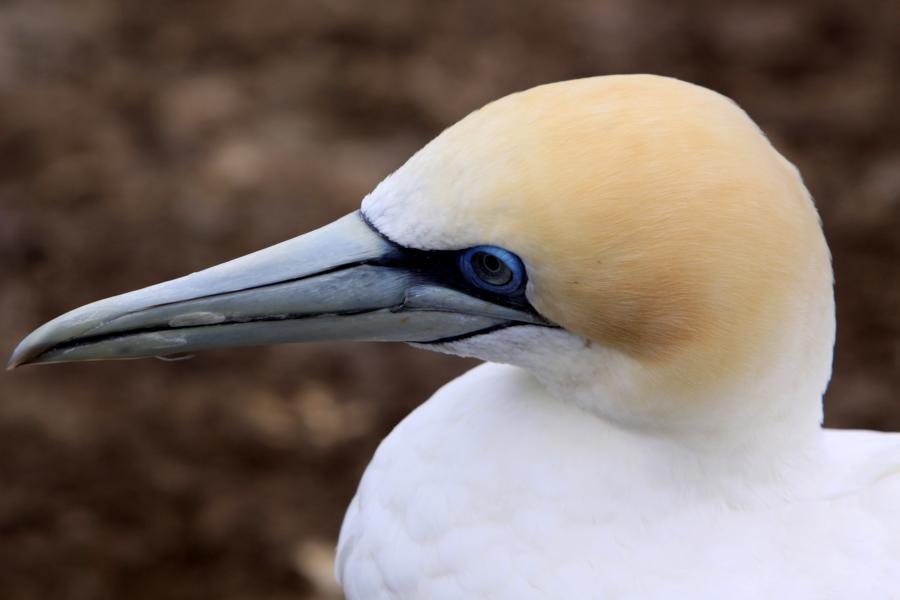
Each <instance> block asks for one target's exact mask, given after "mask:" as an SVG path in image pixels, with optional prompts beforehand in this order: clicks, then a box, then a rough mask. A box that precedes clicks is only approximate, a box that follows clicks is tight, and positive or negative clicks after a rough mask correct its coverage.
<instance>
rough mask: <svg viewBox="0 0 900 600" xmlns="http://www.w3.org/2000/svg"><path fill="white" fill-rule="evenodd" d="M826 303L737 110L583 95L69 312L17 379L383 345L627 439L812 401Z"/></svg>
mask: <svg viewBox="0 0 900 600" xmlns="http://www.w3.org/2000/svg"><path fill="white" fill-rule="evenodd" d="M831 286H832V275H831V267H830V257H829V253H828V249H827V246H826V244H825V241H824V237H823V235H822V231H821V227H820V223H819V219H818V215H817V213H816V210H815V207H814V205H813V203H812V200H811V198H810V195H809V193H808V192H807V190H806V188H805V187H804V185H803V183H802V180H801V178H800V176H799V174H798V172H797V170H796V169H795V168H794V167H793V166H792V165H791V164H790V163H789V162H788V161H787V160H785V159H784V158H783V157H782V156H781V155H780V154H779V153H778V152H777V151H776V150H775V149H774V148H773V147H772V145H771V144H770V143H769V141H768V140H767V139H766V137H765V136H764V135H763V134H762V132H761V131H760V130H759V128H758V127H757V126H756V125H755V124H754V123H753V122H752V120H751V119H750V118H749V117H748V116H747V115H746V113H744V112H743V111H742V110H741V109H740V108H739V107H738V106H737V105H736V104H734V103H733V102H732V101H730V100H729V99H727V98H725V97H723V96H721V95H719V94H717V93H714V92H712V91H709V90H707V89H704V88H701V87H698V86H695V85H691V84H688V83H684V82H681V81H678V80H675V79H669V78H664V77H656V76H647V75H631V76H609V77H596V78H589V79H582V80H575V81H567V82H561V83H555V84H550V85H544V86H540V87H537V88H533V89H530V90H527V91H524V92H520V93H516V94H512V95H510V96H507V97H505V98H502V99H500V100H497V101H495V102H493V103H491V104H489V105H487V106H485V107H483V108H481V109H480V110H477V111H475V112H473V113H472V114H470V115H469V116H467V117H465V118H464V119H463V120H461V121H460V122H458V123H457V124H455V125H453V126H452V127H450V128H449V129H447V130H445V131H444V132H443V133H441V134H440V135H439V136H438V137H437V138H435V139H434V140H432V141H431V142H430V143H429V144H427V145H426V146H425V147H424V148H422V149H421V150H420V151H419V152H417V153H416V154H415V155H414V156H413V157H411V158H410V159H409V160H408V161H407V162H406V164H404V165H403V166H402V167H400V168H399V169H398V170H397V171H395V172H394V173H393V174H391V175H390V176H388V177H387V178H386V179H385V180H384V181H382V182H381V183H380V184H379V185H378V186H377V187H376V188H375V189H374V190H373V191H372V192H371V193H370V194H369V195H368V196H367V197H366V198H365V199H364V201H363V203H362V208H361V210H360V211H359V212H356V213H353V214H351V215H348V216H346V217H344V218H343V219H340V220H338V221H336V222H335V223H332V224H331V225H328V226H326V227H324V228H322V229H319V230H317V231H314V232H312V233H309V234H306V235H304V236H300V237H298V238H295V239H293V240H289V241H287V242H284V243H282V244H279V245H277V246H273V247H271V248H268V249H265V250H262V251H260V252H257V253H255V254H251V255H248V256H245V257H243V258H240V259H237V260H235V261H232V262H230V263H225V264H223V265H219V266H217V267H213V268H211V269H208V270H206V271H202V272H199V273H195V274H192V275H189V276H187V277H184V278H181V279H177V280H173V281H171V282H166V283H163V284H159V285H156V286H152V287H150V288H145V289H143V290H138V291H136V292H131V293H129V294H124V295H122V296H117V297H114V298H111V299H107V300H102V301H100V302H97V303H94V304H91V305H88V306H86V307H82V308H79V309H76V310H75V311H72V312H70V313H67V314H66V315H63V316H62V317H59V318H57V319H55V320H53V321H51V322H50V323H48V324H46V325H44V326H43V327H41V328H39V329H38V330H36V331H35V332H34V333H32V334H31V335H30V336H29V337H28V338H26V339H25V340H24V341H23V342H22V343H21V344H20V346H19V347H18V348H17V349H16V351H15V353H14V355H13V357H12V359H11V361H10V364H11V365H12V366H17V365H19V364H25V363H32V362H61V361H71V360H97V359H107V358H131V357H139V356H152V355H165V354H170V353H181V352H186V351H194V350H198V349H202V348H206V347H211V346H223V345H231V346H235V345H258V344H265V343H276V342H288V341H308V340H318V339H361V340H398V341H406V342H411V343H415V344H418V345H424V346H427V347H430V348H432V349H437V350H442V351H447V352H454V353H457V354H464V355H471V356H477V357H480V358H483V359H486V360H494V361H500V362H508V363H512V364H517V365H521V366H524V367H527V368H529V369H531V370H532V371H534V372H535V373H536V374H537V375H538V377H540V378H541V379H542V380H544V381H545V382H546V383H547V385H548V386H549V387H551V388H557V389H560V390H562V388H564V387H566V386H569V387H570V388H571V389H572V390H577V391H576V392H572V394H573V395H574V396H575V397H576V398H577V399H578V401H579V402H580V403H581V404H583V405H585V406H586V407H588V408H590V409H591V410H594V411H595V412H599V413H602V414H604V415H606V416H609V417H611V418H613V419H616V420H619V421H623V422H631V423H643V424H659V423H662V422H666V423H673V422H678V421H688V422H689V421H691V419H692V417H691V415H693V414H695V413H696V412H699V411H706V412H707V413H708V412H709V411H711V410H713V411H715V410H716V409H717V408H721V407H723V406H724V405H725V404H727V403H725V402H723V400H722V398H728V397H739V396H740V395H741V394H740V393H739V391H740V390H742V389H744V388H748V389H749V387H753V386H756V389H758V390H759V393H758V395H760V396H769V395H772V393H773V392H772V389H769V388H767V387H766V385H764V383H765V382H767V381H770V382H771V384H772V386H776V385H777V386H781V388H784V384H785V382H789V381H790V380H791V377H790V376H791V374H797V373H801V372H802V373H804V374H807V375H808V376H806V377H805V378H804V381H807V382H810V381H811V382H812V383H809V384H808V386H807V387H809V391H810V393H811V394H813V395H815V394H818V395H819V396H820V395H821V393H822V391H823V390H824V386H825V385H826V383H827V380H828V376H829V374H830V360H831V348H832V344H833V337H834V322H833V299H832V291H831ZM798 385H799V384H798ZM804 385H807V384H804ZM788 387H790V386H788ZM791 389H793V388H791ZM781 391H785V392H786V391H789V390H785V389H782V390H781ZM561 393H562V392H561ZM779 393H780V392H779ZM732 412H733V411H732Z"/></svg>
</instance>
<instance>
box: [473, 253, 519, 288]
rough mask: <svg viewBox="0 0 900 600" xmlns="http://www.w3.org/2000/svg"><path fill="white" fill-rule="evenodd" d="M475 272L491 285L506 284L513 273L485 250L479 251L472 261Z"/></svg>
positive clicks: (510, 279)
mask: <svg viewBox="0 0 900 600" xmlns="http://www.w3.org/2000/svg"><path fill="white" fill-rule="evenodd" d="M472 262H473V263H474V264H473V266H474V267H475V273H476V274H477V275H478V277H479V278H481V280H482V281H484V282H486V283H489V284H491V285H506V284H507V283H509V282H510V281H512V278H513V273H512V271H511V270H510V268H509V267H507V266H506V264H505V263H504V262H503V261H502V260H500V259H499V258H497V257H496V256H494V255H493V254H488V253H487V252H479V253H478V254H476V255H475V257H474V260H473V261H472Z"/></svg>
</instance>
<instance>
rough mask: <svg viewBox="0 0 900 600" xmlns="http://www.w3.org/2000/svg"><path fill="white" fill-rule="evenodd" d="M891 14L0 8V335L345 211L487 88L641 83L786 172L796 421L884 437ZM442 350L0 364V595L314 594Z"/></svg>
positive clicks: (291, 5) (893, 375)
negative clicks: (821, 241) (680, 96)
mask: <svg viewBox="0 0 900 600" xmlns="http://www.w3.org/2000/svg"><path fill="white" fill-rule="evenodd" d="M898 24H900V5H898V3H897V2H894V1H890V0H889V1H877V0H873V1H866V2H862V1H859V2H853V1H849V0H848V1H846V2H838V1H832V0H817V1H807V2H759V1H756V0H747V1H741V2H719V1H709V2H700V1H687V2H677V3H676V2H669V1H667V0H609V1H599V2H597V1H560V2H487V1H475V0H470V1H457V2H440V3H438V2H420V1H414V0H402V1H392V2H385V3H374V2H366V1H359V2H350V1H344V0H342V1H326V0H321V1H317V2H305V1H299V0H298V1H287V0H278V1H267V0H264V1H258V2H257V1H252V0H191V1H190V2H185V1H181V0H178V1H175V0H164V1H158V2H139V1H137V0H131V1H120V0H83V1H74V0H59V1H56V2H54V1H44V0H5V1H4V2H3V3H2V4H0V350H2V352H5V353H7V354H8V353H9V352H10V351H12V349H13V347H14V345H15V344H16V343H17V342H18V340H19V339H20V338H21V337H23V336H24V335H25V334H27V333H28V332H29V331H30V330H31V329H32V328H34V327H36V326H37V325H39V324H41V323H43V322H44V321H46V320H48V319H50V318H51V317H54V316H56V315H57V314H59V313H61V312H64V311H66V310H68V309H70V308H73V307H76V306H79V305H81V304H84V303H87V302H89V301H92V300H95V299H99V298H102V297H106V296H109V295H112V294H116V293H119V292H122V291H126V290H130V289H133V288H137V287H142V286H144V285H147V284H149V283H154V282H157V281H160V280H163V279H168V278H171V277H174V276H177V275H181V274H184V273H187V272H190V271H194V270H198V269H201V268H203V267H205V266H209V265H212V264H215V263H218V262H220V261H222V260H224V259H227V258H231V257H234V256H237V255H240V254H243V253H246V252H248V251H251V250H254V249H257V248H260V247H263V246H267V245H269V244H272V243H275V242H278V241H281V240H283V239H286V238H288V237H292V236H294V235H297V234H299V233H302V232H304V231H306V230H309V229H311V228H314V227H316V226H319V225H322V224H324V223H327V222H328V221H330V220H332V219H334V218H336V217H338V216H340V215H343V214H344V213H347V212H349V211H351V210H353V209H354V208H355V207H357V206H358V204H359V202H360V199H361V198H362V197H363V196H364V195H365V194H366V192H367V191H368V190H369V189H371V188H372V187H373V186H374V185H375V184H376V183H377V182H378V181H379V180H380V179H381V178H382V177H384V176H385V175H387V174H388V173H390V172H391V171H392V170H393V169H395V168H396V167H398V166H399V165H401V164H402V163H403V161H404V160H405V159H406V158H407V157H408V156H409V155H410V154H411V153H413V152H414V151H415V150H416V149H417V148H419V147H420V146H421V145H422V144H423V143H425V142H426V141H427V140H429V139H430V138H431V137H433V136H434V135H435V134H437V133H438V132H439V131H441V130H442V129H443V128H444V127H447V126H448V125H450V124H452V123H453V122H454V121H456V120H457V119H459V118H460V117H462V116H463V115H465V114H466V113H467V112H469V111H471V110H473V109H475V108H477V107H478V106H480V105H482V104H483V103H485V102H487V101H489V100H491V99H494V98H497V97H499V96H502V95H504V94H507V93H509V92H512V91H515V90H520V89H523V88H527V87H530V86H533V85H535V84H540V83H544V82H549V81H555V80H561V79H569V78H573V77H583V76H588V75H596V74H605V73H624V72H654V73H660V74H667V75H673V76H676V77H680V78H684V79H687V80H690V81H693V82H697V83H700V84H703V85H706V86H710V87H712V88H714V89H716V90H719V91H721V92H724V93H725V94H727V95H729V96H731V97H733V98H734V99H735V100H737V101H738V102H739V103H740V104H741V105H742V106H743V107H744V108H746V109H747V110H748V111H749V113H750V114H751V115H752V116H753V117H754V118H755V119H756V120H757V121H758V122H759V124H760V125H761V126H762V127H763V129H764V130H765V131H766V132H768V134H769V135H770V136H771V138H772V140H773V141H774V143H775V144H776V146H777V147H778V148H780V149H781V150H782V151H783V153H784V154H785V155H786V156H787V157H788V158H789V159H791V160H792V161H794V162H795V163H796V164H797V165H798V166H799V167H800V169H801V171H802V172H803V174H804V176H805V178H806V182H807V184H808V185H809V187H810V189H811V190H812V193H813V195H814V196H815V198H816V199H817V202H818V205H819V208H820V210H821V214H822V219H823V221H824V225H825V230H826V233H827V236H828V239H829V241H830V244H831V249H832V252H833V254H834V264H835V268H836V272H837V288H836V289H837V298H838V319H839V328H838V343H837V355H836V363H835V371H834V380H833V383H832V386H831V389H830V391H829V392H828V395H827V398H826V402H827V404H826V407H827V408H826V422H827V424H828V425H831V426H835V427H865V428H874V429H883V430H900V395H898V394H897V392H896V390H898V389H900V33H898V32H900V30H898V26H900V25H898ZM473 364H474V363H473V362H471V361H466V360H462V359H455V358H452V357H447V356H440V355H436V354H430V353H427V352H423V351H419V350H413V349H411V348H407V347H404V346H402V345H362V344H344V345H338V344H317V345H307V346H282V347H273V348H259V349H241V350H228V351H216V352H207V353H205V354H201V355H199V356H197V357H196V358H195V359H193V360H190V361H184V362H176V363H165V362H161V361H155V360H152V359H151V360H143V361H134V362H131V361H130V362H120V363H94V364H76V365H59V366H52V367H32V368H25V369H22V370H19V371H16V372H13V373H4V374H2V375H0V597H2V598H4V599H5V600H18V599H38V598H40V599H45V598H54V599H57V600H63V599H85V600H87V599H107V598H108V599H119V598H129V599H132V600H140V599H154V600H157V599H162V598H166V599H169V598H171V599H188V598H191V599H194V598H216V599H225V600H229V599H238V598H241V599H246V598H255V599H287V598H320V599H325V598H334V597H338V592H337V591H336V589H335V586H334V584H333V583H332V582H331V574H330V568H331V567H330V561H331V555H330V553H331V551H332V547H333V545H334V543H335V539H336V536H337V532H338V527H339V525H340V522H341V518H342V516H343V511H344V508H345V506H346V505H347V503H348V502H349V501H350V498H351V496H352V494H353V492H354V489H355V486H356V483H357V481H358V479H359V476H360V474H361V473H362V470H363V468H364V467H365V465H366V463H367V461H368V460H369V458H370V456H371V455H372V452H373V451H374V449H375V447H376V445H377V444H378V442H379V440H380V439H381V438H382V437H383V436H384V435H386V434H387V432H388V431H390V429H391V428H392V427H393V426H394V425H395V424H396V423H397V422H398V421H399V420H400V419H402V418H403V416H404V415H406V414H407V413H408V412H409V411H410V410H412V409H413V408H414V407H415V406H416V405H417V404H418V403H419V402H420V401H422V400H423V399H425V398H427V397H428V395H429V394H430V393H431V392H432V391H433V390H434V389H436V388H437V387H438V386H439V385H440V384H441V383H442V382H444V381H446V380H448V379H449V378H451V377H453V376H454V375H456V374H458V373H460V372H462V371H463V370H465V369H467V368H469V367H471V366H472V365H473Z"/></svg>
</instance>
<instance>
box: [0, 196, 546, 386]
mask: <svg viewBox="0 0 900 600" xmlns="http://www.w3.org/2000/svg"><path fill="white" fill-rule="evenodd" d="M443 254H444V253H441V252H435V253H431V252H426V251H417V250H408V249H405V248H402V247H401V246H398V245H396V244H394V243H392V242H390V241H388V240H386V239H385V238H383V237H382V236H381V235H380V234H379V233H378V232H377V231H375V230H374V229H373V228H372V227H370V226H369V225H368V224H367V223H366V222H365V220H364V219H363V217H362V215H361V214H360V213H359V212H354V213H351V214H349V215H347V216H345V217H343V218H341V219H338V220H337V221H335V222H333V223H331V224H330V225H327V226H325V227H322V228H321V229H317V230H315V231H313V232H310V233H308V234H306V235H302V236H299V237H296V238H293V239H291V240H288V241H286V242H283V243H281V244H277V245H275V246H271V247H269V248H266V249H264V250H260V251H259V252H255V253H253V254H248V255H247V256H244V257H241V258H238V259H235V260H232V261H230V262H226V263H223V264H221V265H218V266H215V267H212V268H209V269H206V270H205V271H200V272H198V273H193V274H191V275H187V276H186V277H181V278H179V279H174V280H172V281H168V282H165V283H160V284H157V285H153V286H150V287H147V288H144V289H141V290H137V291H134V292H130V293H127V294H122V295H120V296H114V297H112V298H107V299H106V300H100V301H99V302H94V303H92V304H88V305H86V306H83V307H81V308H77V309H75V310H73V311H71V312H68V313H66V314H64V315H62V316H60V317H57V318H56V319H54V320H52V321H50V322H49V323H46V324H45V325H43V326H41V327H40V328H38V329H37V330H35V331H34V332H32V333H31V334H30V335H29V336H28V337H26V338H25V339H24V340H23V341H22V342H21V343H20V344H19V346H18V347H17V348H16V349H15V351H14V352H13V355H12V357H11V358H10V360H9V364H8V368H10V369H12V368H15V367H18V366H21V365H25V364H30V363H52V362H69V361H82V360H105V359H121V358H138V357H145V356H165V355H170V354H180V353H184V352H194V351H197V350H202V349H205V348H214V347H226V346H258V345H267V344H277V343H283V342H305V341H315V340H368V341H404V342H419V343H429V342H442V341H449V340H454V339H459V338H464V337H467V336H471V335H476V334H478V333H481V332H486V331H492V330H494V329H498V328H502V327H507V326H510V325H516V324H535V325H549V323H548V322H547V321H545V320H544V319H543V318H541V317H540V316H539V315H538V314H537V313H535V312H534V311H533V310H532V309H530V307H527V306H513V305H505V304H503V303H502V302H497V301H492V300H496V299H485V298H483V297H476V296H474V295H472V294H470V293H467V291H466V290H465V289H464V286H458V285H456V280H455V279H454V276H453V271H454V269H453V267H452V265H450V264H449V262H448V261H447V260H444V259H443V257H442V255H443Z"/></svg>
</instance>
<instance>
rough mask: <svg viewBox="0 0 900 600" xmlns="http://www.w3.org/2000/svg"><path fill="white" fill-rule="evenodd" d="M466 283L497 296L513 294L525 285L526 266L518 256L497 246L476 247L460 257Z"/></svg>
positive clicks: (460, 266)
mask: <svg viewBox="0 0 900 600" xmlns="http://www.w3.org/2000/svg"><path fill="white" fill-rule="evenodd" d="M459 268H460V270H461V271H462V274H463V276H465V278H466V281H468V282H469V283H470V284H472V285H474V286H475V287H477V288H480V289H483V290H487V291H489V292H493V293H495V294H511V293H513V292H516V291H518V290H519V289H521V288H522V285H523V284H524V283H525V265H523V264H522V261H521V260H520V259H519V257H518V256H516V255H515V254H513V253H512V252H510V251H509V250H504V249H503V248H498V247H497V246H475V247H473V248H469V249H468V250H466V251H465V252H463V253H462V255H460V257H459Z"/></svg>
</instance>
